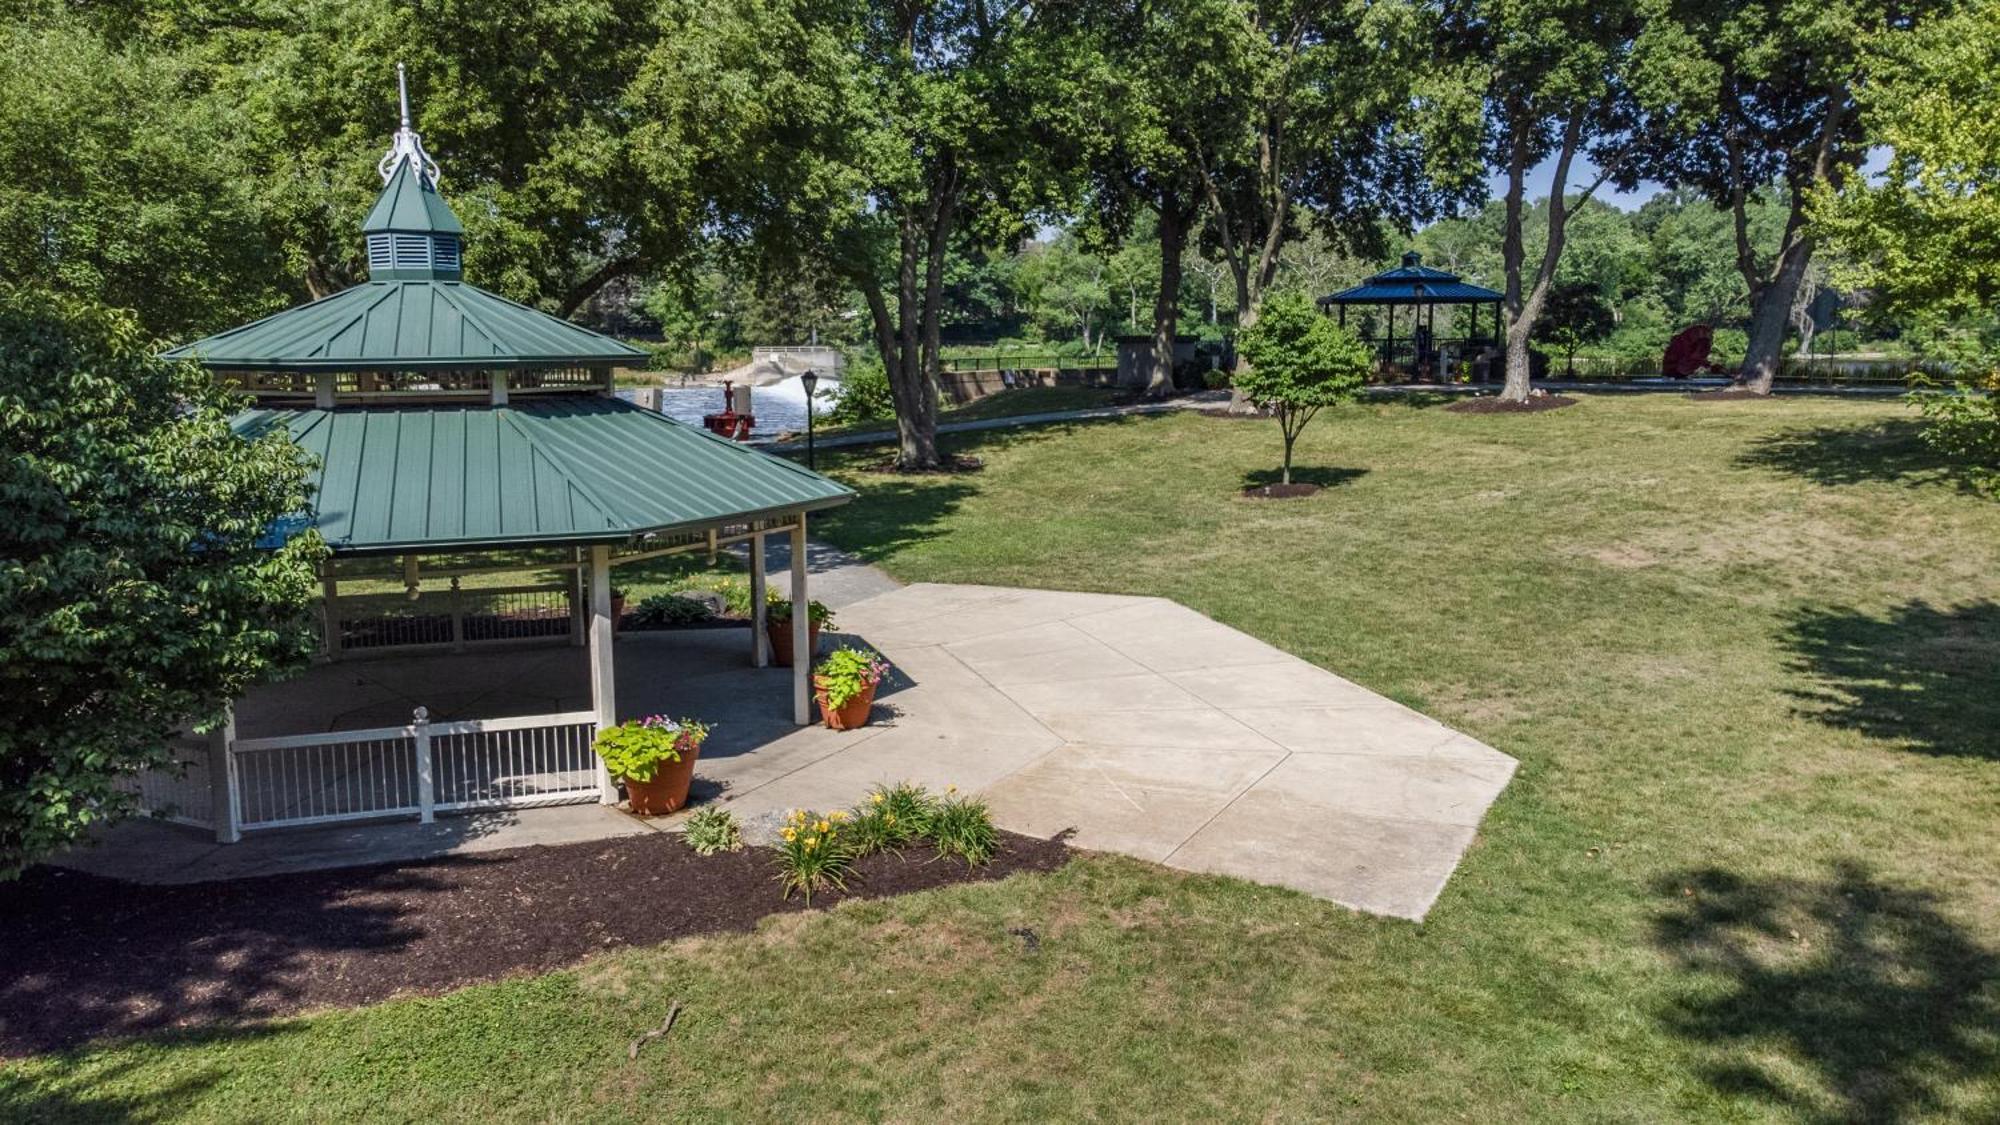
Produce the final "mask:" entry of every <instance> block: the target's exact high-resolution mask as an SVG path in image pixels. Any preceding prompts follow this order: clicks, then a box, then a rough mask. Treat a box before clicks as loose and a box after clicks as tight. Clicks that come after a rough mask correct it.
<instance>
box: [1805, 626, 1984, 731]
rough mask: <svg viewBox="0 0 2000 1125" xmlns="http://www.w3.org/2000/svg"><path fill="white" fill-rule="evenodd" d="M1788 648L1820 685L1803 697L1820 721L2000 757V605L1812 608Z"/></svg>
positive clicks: (1807, 673)
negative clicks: (1882, 610)
mask: <svg viewBox="0 0 2000 1125" xmlns="http://www.w3.org/2000/svg"><path fill="white" fill-rule="evenodd" d="M1784 642H1785V644H1786V646H1787V647H1788V648H1789V649H1790V650H1791V651H1792V653H1793V654H1794V660H1793V664H1792V667H1793V669H1794V670H1795V671H1799V672H1802V673H1804V674H1806V675H1807V676H1809V677H1811V679H1812V683H1811V684H1810V685H1809V686H1807V687H1803V688H1799V689H1795V690H1794V692H1793V695H1794V696H1795V697H1796V698H1797V699H1799V700H1800V701H1801V702H1802V703H1803V704H1805V705H1806V707H1807V709H1808V712H1809V713H1810V714H1812V715H1813V717H1815V718H1817V719H1818V720H1819V721H1821V722H1823V723H1826V724H1828V725H1829V726H1836V727H1846V728H1851V729H1854V730H1859V731H1861V732H1863V733H1865V734H1868V735H1871V736H1874V737H1877V738H1884V739H1889V740H1892V741H1894V742H1897V743H1899V744H1901V745H1903V746H1906V747H1908V748H1910V749H1914V750H1919V751H1921V752H1923V753H1927V754H1938V755H1946V756H1959V757H1974V758H2000V692H1996V691H1995V690H1994V689H1995V687H1996V685H2000V604H1996V603H1994V602H1991V601H1983V600H1982V601H1976V602H1971V603H1968V604H1966V605H1962V606H1954V607H1950V608H1946V609H1939V608H1937V607H1935V606H1932V605H1930V604H1929V603H1927V602H1922V601H1912V602H1907V603H1905V604H1903V605H1901V606H1898V607H1896V608H1894V609H1892V610H1890V611H1888V613H1886V614H1885V615H1883V616H1879V617H1878V616H1875V615H1872V614H1868V613H1863V612H1859V611H1855V610H1845V609H1818V608H1813V609H1806V610H1801V611H1799V612H1797V613H1796V614H1794V615H1793V618H1792V620H1791V622H1790V623H1789V624H1788V625H1787V627H1786V631H1785V635H1784Z"/></svg>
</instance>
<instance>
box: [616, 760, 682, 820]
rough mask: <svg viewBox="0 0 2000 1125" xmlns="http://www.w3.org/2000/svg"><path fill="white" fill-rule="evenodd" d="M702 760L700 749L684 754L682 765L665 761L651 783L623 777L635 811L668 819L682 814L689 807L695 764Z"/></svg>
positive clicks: (628, 796) (680, 762)
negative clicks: (685, 807)
mask: <svg viewBox="0 0 2000 1125" xmlns="http://www.w3.org/2000/svg"><path fill="white" fill-rule="evenodd" d="M699 757H701V750H700V749H699V748H697V749H696V750H694V751H693V752H692V753H686V754H682V755H681V760H680V761H678V762H662V763H660V766H659V768H658V769H656V770H654V771H653V780H651V781H638V780H635V779H633V778H629V777H627V778H621V779H620V780H622V781H623V782H624V783H625V797H626V800H627V801H628V802H630V804H631V806H632V812H633V813H634V814H636V815H638V816H665V815H667V814H668V813H671V812H678V811H680V808H681V806H682V805H685V804H687V801H688V786H689V785H691V784H692V783H693V782H694V762H695V759H696V758H699Z"/></svg>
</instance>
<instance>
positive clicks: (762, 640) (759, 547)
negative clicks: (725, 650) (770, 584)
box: [750, 531, 771, 668]
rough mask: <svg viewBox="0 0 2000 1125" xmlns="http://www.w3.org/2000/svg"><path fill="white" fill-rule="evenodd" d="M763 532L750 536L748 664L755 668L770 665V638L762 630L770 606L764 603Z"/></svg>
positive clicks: (766, 620)
mask: <svg viewBox="0 0 2000 1125" xmlns="http://www.w3.org/2000/svg"><path fill="white" fill-rule="evenodd" d="M766 565H768V564H766V562H765V561H764V533H763V532H762V531H758V532H755V533H754V534H752V535H751V536H750V664H751V666H752V667H755V668H768V667H770V666H771V638H770V636H769V635H767V634H766V633H765V631H764V626H765V624H766V623H767V622H768V621H769V620H770V607H769V606H768V605H766V604H765V600H766V599H765V595H764V588H765V578H764V567H765V566H766Z"/></svg>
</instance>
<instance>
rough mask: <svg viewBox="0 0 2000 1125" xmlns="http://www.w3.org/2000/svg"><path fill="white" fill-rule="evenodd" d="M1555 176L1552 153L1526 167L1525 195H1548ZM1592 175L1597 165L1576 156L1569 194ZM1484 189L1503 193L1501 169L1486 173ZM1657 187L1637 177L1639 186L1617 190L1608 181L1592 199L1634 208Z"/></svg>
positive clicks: (1587, 183) (1497, 195) (1504, 180)
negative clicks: (1627, 189)
mask: <svg viewBox="0 0 2000 1125" xmlns="http://www.w3.org/2000/svg"><path fill="white" fill-rule="evenodd" d="M1555 178H1556V159H1555V157H1553V156H1551V157H1549V158H1548V159H1547V160H1544V161H1542V162H1541V163H1540V164H1537V165H1536V166H1534V167H1533V168H1530V169H1528V193H1527V194H1528V198H1529V199H1531V200H1532V199H1540V198H1542V197H1543V196H1545V195H1547V194H1549V184H1550V182H1551V181H1553V180H1554V179H1555ZM1596 178H1597V165H1595V164H1592V163H1591V162H1590V158H1589V157H1587V156H1578V157H1577V158H1576V160H1575V161H1573V162H1572V163H1571V164H1570V169H1569V191H1570V194H1572V195H1574V194H1576V193H1577V192H1579V191H1582V190H1583V189H1584V188H1586V187H1588V186H1590V181H1592V180H1594V179H1596ZM1486 190H1487V191H1489V192H1491V193H1493V198H1495V199H1499V198H1501V197H1502V196H1504V195H1506V194H1507V173H1506V172H1504V171H1501V172H1494V173H1493V174H1491V175H1489V176H1487V177H1486ZM1661 190H1663V189H1662V188H1661V187H1660V185H1659V184H1656V183H1654V182H1652V181H1651V180H1641V181H1640V182H1639V186H1638V187H1637V188H1635V189H1634V190H1632V191H1617V190H1614V189H1613V188H1612V186H1611V185H1610V184H1605V185H1604V186H1603V187H1600V188H1598V189H1597V195H1596V196H1595V198H1597V199H1601V200H1603V201H1604V202H1606V203H1609V204H1611V205H1612V206H1613V207H1616V208H1618V209H1619V210H1620V211H1637V210H1638V209H1639V206H1640V205H1641V204H1643V203H1645V202H1646V201H1647V200H1648V199H1651V198H1653V197H1654V196H1655V195H1658V194H1659V193H1660V192H1661Z"/></svg>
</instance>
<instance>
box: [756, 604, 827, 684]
mask: <svg viewBox="0 0 2000 1125" xmlns="http://www.w3.org/2000/svg"><path fill="white" fill-rule="evenodd" d="M764 606H765V609H764V635H765V636H766V637H768V638H770V641H771V662H772V663H773V664H776V665H777V666H778V667H780V668H790V667H791V666H792V602H791V599H789V598H780V597H777V596H776V595H773V596H771V597H770V598H769V599H768V600H767V601H766V602H765V603H764ZM831 628H833V611H832V610H830V609H828V608H826V606H824V605H822V604H820V603H819V602H807V603H806V658H807V659H808V660H810V659H812V654H813V653H815V652H818V651H819V631H820V630H821V629H831Z"/></svg>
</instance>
